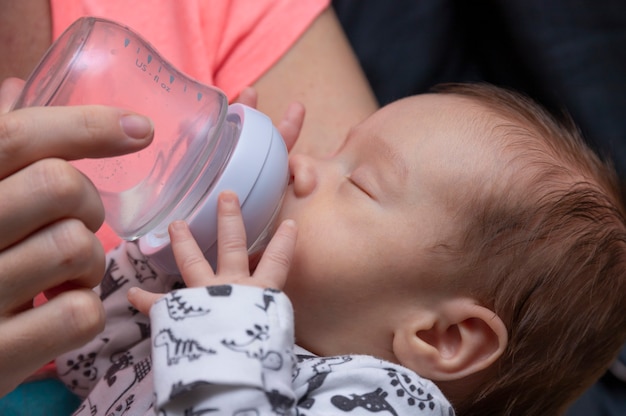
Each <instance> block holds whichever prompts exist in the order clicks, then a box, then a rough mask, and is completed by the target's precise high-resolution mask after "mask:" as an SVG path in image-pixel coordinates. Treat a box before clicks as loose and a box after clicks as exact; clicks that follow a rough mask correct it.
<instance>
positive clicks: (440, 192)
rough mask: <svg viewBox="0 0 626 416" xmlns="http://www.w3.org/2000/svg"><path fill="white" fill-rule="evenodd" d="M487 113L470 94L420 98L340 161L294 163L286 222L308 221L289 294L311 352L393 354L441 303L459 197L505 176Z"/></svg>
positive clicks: (301, 224)
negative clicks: (409, 329)
mask: <svg viewBox="0 0 626 416" xmlns="http://www.w3.org/2000/svg"><path fill="white" fill-rule="evenodd" d="M478 116H480V117H482V119H483V120H484V119H485V117H486V116H485V111H484V110H483V109H482V108H481V107H479V106H478V105H476V104H474V103H473V102H472V101H469V100H468V99H466V98H461V97H457V96H452V95H421V96H416V97H412V98H409V99H405V100H402V101H399V102H396V103H393V104H391V105H389V106H387V107H385V108H383V109H381V110H380V111H378V112H376V113H375V114H373V115H372V116H371V117H369V118H368V119H366V120H365V121H364V122H362V123H361V124H359V125H358V126H356V127H355V128H354V129H352V131H351V132H350V133H349V135H348V137H347V140H346V141H345V143H344V145H343V146H342V147H341V148H340V149H339V150H338V151H337V153H336V154H333V155H332V156H331V157H328V158H325V159H313V158H311V157H308V156H304V155H292V156H291V157H290V169H291V174H292V177H293V179H292V181H291V183H290V185H289V188H288V190H287V192H286V196H285V199H284V205H283V209H282V211H281V214H280V217H281V219H286V218H292V219H294V220H295V221H296V223H297V225H298V241H297V245H296V254H295V259H294V264H293V268H292V270H291V273H290V276H289V279H288V281H287V285H286V287H285V292H286V293H287V294H288V295H289V296H290V298H291V300H292V302H293V304H294V309H295V318H296V336H297V342H298V343H299V344H300V345H302V346H303V347H305V348H308V349H310V350H311V351H313V352H315V353H318V354H342V353H368V354H376V355H378V356H382V357H386V356H388V354H389V353H388V351H389V346H388V344H389V342H390V337H391V335H390V328H391V327H392V324H393V322H394V320H401V319H403V317H405V316H406V314H407V313H408V312H409V311H414V310H415V309H416V308H420V307H422V305H424V304H427V303H432V302H437V296H438V293H439V292H440V288H439V287H438V282H437V280H436V279H432V278H426V276H427V275H429V276H432V269H433V267H432V266H431V265H430V264H429V262H430V261H431V260H430V256H429V248H431V247H433V246H435V245H437V244H438V243H445V242H449V241H450V239H451V238H452V235H453V233H454V230H455V229H456V228H457V226H455V223H454V221H455V220H453V217H454V215H455V214H456V213H457V207H458V203H460V201H459V200H458V198H456V196H457V195H458V193H459V192H460V191H467V189H468V187H471V186H477V185H476V183H482V182H478V181H482V180H489V179H490V178H493V177H494V175H496V173H495V172H494V171H495V170H496V169H497V168H498V163H499V162H498V159H499V152H498V150H497V146H494V145H490V144H489V141H488V140H484V139H483V138H484V137H485V135H487V134H488V133H489V131H490V130H488V129H485V128H484V123H482V124H481V123H480V122H477V121H476V120H477V117H478ZM481 178H482V179H481ZM456 220H458V219H456ZM426 272H428V273H426ZM389 358H390V357H389Z"/></svg>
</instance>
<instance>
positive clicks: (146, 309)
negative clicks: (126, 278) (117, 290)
mask: <svg viewBox="0 0 626 416" xmlns="http://www.w3.org/2000/svg"><path fill="white" fill-rule="evenodd" d="M126 297H127V298H128V301H129V302H130V303H131V305H133V306H134V307H135V309H137V310H138V311H139V312H141V313H143V314H144V315H150V308H151V307H152V305H154V302H156V301H157V300H159V299H161V298H162V297H163V293H152V292H148V291H146V290H143V289H141V288H138V287H131V288H130V289H128V293H126Z"/></svg>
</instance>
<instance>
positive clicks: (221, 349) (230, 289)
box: [57, 243, 454, 416]
mask: <svg viewBox="0 0 626 416" xmlns="http://www.w3.org/2000/svg"><path fill="white" fill-rule="evenodd" d="M107 259H108V263H107V270H106V275H105V278H104V279H103V281H102V283H101V285H100V286H99V287H98V288H97V290H98V292H99V294H100V297H101V298H102V299H103V302H104V304H105V309H106V313H107V324H106V329H105V331H104V332H103V333H101V334H100V335H99V336H98V337H97V338H96V339H94V340H93V341H91V342H90V343H89V344H87V345H86V346H85V347H83V348H81V349H80V350H76V351H73V352H71V353H68V354H65V355H63V356H61V357H59V358H58V359H57V368H58V373H59V376H60V377H61V379H62V380H63V381H64V382H65V383H66V384H67V385H68V386H69V388H70V389H72V391H74V392H75V393H77V394H79V395H81V396H82V397H84V401H83V403H82V404H81V406H80V408H79V409H78V410H77V411H76V414H78V415H107V416H109V415H132V416H135V415H145V414H150V415H154V414H160V415H164V416H166V415H167V416H169V415H185V416H192V415H208V414H215V415H229V416H230V415H237V416H253V415H303V416H304V415H310V416H314V415H334V416H337V415H342V414H346V415H351V416H366V415H371V414H372V413H378V414H382V415H385V414H386V415H409V414H410V415H443V416H451V415H453V414H454V412H453V410H452V407H451V406H450V404H449V403H448V401H447V400H446V399H445V398H444V396H443V395H442V393H441V392H440V391H439V389H438V388H437V387H436V386H435V385H434V384H433V383H432V382H431V381H429V380H426V379H424V378H421V377H419V376H418V375H417V374H415V373H413V372H412V371H410V370H407V369H406V368H404V367H400V366H398V365H395V364H392V363H389V362H386V361H382V360H379V359H377V358H374V357H370V356H362V355H346V356H337V357H317V356H315V355H313V354H311V353H308V352H307V351H304V350H303V349H301V348H299V347H297V346H294V335H293V311H292V307H291V303H290V302H289V299H288V298H287V297H286V296H285V295H284V294H283V293H282V292H280V291H276V290H268V289H265V290H264V289H259V288H255V287H249V286H240V285H227V286H211V287H206V288H205V287H202V288H193V289H187V288H184V287H183V286H182V284H181V282H180V278H179V277H175V276H164V275H160V274H158V273H156V272H155V271H154V270H153V269H152V268H151V267H150V265H149V264H148V263H147V262H146V260H145V258H144V257H143V256H142V255H141V253H140V252H139V250H138V249H137V246H136V245H134V244H132V243H123V244H122V245H121V246H120V247H118V248H116V249H115V250H113V251H112V252H110V253H109V255H108V258H107ZM131 286H141V287H142V288H144V289H146V290H149V291H153V292H169V294H168V295H167V296H165V297H164V298H162V299H161V300H160V301H158V302H157V303H155V305H154V306H153V307H152V310H151V312H150V318H149V319H148V318H147V317H145V316H143V315H142V314H140V313H139V312H138V311H137V310H136V309H134V308H133V307H132V306H131V305H130V304H129V303H128V301H127V299H126V292H127V290H128V288H129V287H131Z"/></svg>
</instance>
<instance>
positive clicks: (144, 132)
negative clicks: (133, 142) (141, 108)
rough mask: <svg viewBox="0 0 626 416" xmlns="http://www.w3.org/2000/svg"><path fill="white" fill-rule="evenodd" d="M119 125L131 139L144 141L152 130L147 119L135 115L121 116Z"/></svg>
mask: <svg viewBox="0 0 626 416" xmlns="http://www.w3.org/2000/svg"><path fill="white" fill-rule="evenodd" d="M120 124H121V125H122V130H124V133H126V135H127V136H128V137H130V138H132V139H145V138H146V137H148V136H149V135H150V134H151V133H152V130H153V127H152V121H150V119H149V118H147V117H144V116H140V115H136V114H128V115H125V116H122V118H121V120H120Z"/></svg>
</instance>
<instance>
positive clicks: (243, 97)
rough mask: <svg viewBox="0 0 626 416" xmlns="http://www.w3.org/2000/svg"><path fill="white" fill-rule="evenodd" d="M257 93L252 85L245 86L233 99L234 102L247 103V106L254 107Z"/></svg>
mask: <svg viewBox="0 0 626 416" xmlns="http://www.w3.org/2000/svg"><path fill="white" fill-rule="evenodd" d="M257 99H258V94H257V92H256V90H255V89H254V88H252V87H246V88H244V89H243V90H241V92H240V93H239V97H237V99H236V100H235V102H236V103H239V104H244V105H247V106H248V107H252V108H256V104H257Z"/></svg>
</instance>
